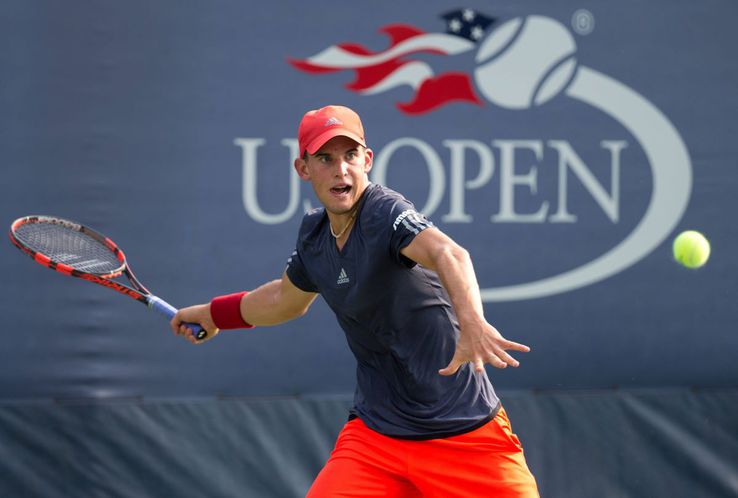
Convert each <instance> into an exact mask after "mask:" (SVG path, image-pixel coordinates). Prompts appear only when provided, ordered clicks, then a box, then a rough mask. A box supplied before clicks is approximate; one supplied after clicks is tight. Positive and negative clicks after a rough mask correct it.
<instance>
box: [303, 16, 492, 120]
mask: <svg viewBox="0 0 738 498" xmlns="http://www.w3.org/2000/svg"><path fill="white" fill-rule="evenodd" d="M441 18H442V19H443V20H444V21H445V24H446V32H445V33H427V32H425V31H423V30H421V29H419V28H417V27H415V26H411V25H409V24H390V25H387V26H383V27H382V28H380V29H379V32H380V33H384V34H385V35H387V36H388V37H389V39H390V46H389V47H388V48H387V49H385V50H382V51H379V52H373V51H371V50H369V49H367V48H365V47H364V46H362V45H359V44H357V43H340V44H337V45H331V46H330V47H328V48H326V49H324V50H323V51H321V52H319V53H317V54H315V55H313V56H312V57H308V58H307V59H290V60H289V62H290V64H292V65H293V66H294V67H296V68H297V69H300V70H301V71H305V72H307V73H312V74H322V73H331V72H336V71H344V70H353V71H354V72H355V73H356V78H355V79H354V81H353V82H351V83H349V84H347V85H346V88H348V89H349V90H351V91H354V92H356V93H359V94H361V95H375V94H379V93H383V92H386V91H388V90H390V89H393V88H397V87H400V86H403V85H407V86H410V87H411V88H412V89H413V91H414V93H413V97H412V99H411V100H410V101H408V102H398V103H397V104H396V105H397V108H398V109H399V110H400V111H402V112H404V113H406V114H411V115H412V114H424V113H427V112H431V111H433V110H435V109H437V108H439V107H441V106H442V105H444V104H448V103H450V102H454V101H461V102H469V103H473V104H476V105H482V101H481V99H480V98H479V97H478V96H477V94H476V92H475V90H474V87H473V86H472V82H471V79H470V77H469V75H468V74H467V73H465V72H454V71H451V72H443V73H441V74H435V72H434V71H433V68H432V67H431V65H430V64H428V63H426V62H424V61H421V60H417V58H416V59H415V60H414V59H413V56H414V55H417V54H433V55H439V56H449V55H458V54H462V53H465V52H468V51H470V50H473V49H475V48H476V46H477V43H478V42H479V41H480V40H481V39H482V38H483V37H484V35H485V32H486V30H487V28H489V26H490V25H491V24H492V23H494V21H495V19H493V18H491V17H487V16H485V15H482V14H480V13H479V12H477V11H475V10H472V9H460V10H455V11H453V12H448V13H446V14H443V15H442V16H441Z"/></svg>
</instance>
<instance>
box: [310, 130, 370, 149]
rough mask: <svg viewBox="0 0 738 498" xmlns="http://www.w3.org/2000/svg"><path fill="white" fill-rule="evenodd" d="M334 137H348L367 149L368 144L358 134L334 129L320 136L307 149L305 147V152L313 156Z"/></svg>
mask: <svg viewBox="0 0 738 498" xmlns="http://www.w3.org/2000/svg"><path fill="white" fill-rule="evenodd" d="M334 137H348V138H350V139H351V140H353V141H354V142H356V143H357V144H360V145H363V146H364V147H366V142H364V139H363V138H361V137H360V136H359V135H357V134H356V133H352V132H350V131H348V130H344V129H342V128H332V129H330V130H328V131H326V132H324V133H321V134H320V135H318V136H317V138H315V140H313V141H312V142H310V143H309V144H308V145H307V147H305V150H306V151H307V153H308V154H310V155H313V154H315V153H316V152H318V149H320V148H321V147H323V145H325V143H326V142H327V141H328V140H330V139H331V138H334Z"/></svg>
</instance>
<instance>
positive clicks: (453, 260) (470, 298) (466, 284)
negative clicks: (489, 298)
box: [434, 244, 484, 330]
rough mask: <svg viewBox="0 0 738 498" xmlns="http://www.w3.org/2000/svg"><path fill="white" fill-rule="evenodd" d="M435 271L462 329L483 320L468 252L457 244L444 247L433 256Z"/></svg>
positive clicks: (475, 279) (479, 297) (477, 285)
mask: <svg viewBox="0 0 738 498" xmlns="http://www.w3.org/2000/svg"><path fill="white" fill-rule="evenodd" d="M434 266H435V271H436V273H437V274H438V276H439V278H440V279H441V283H442V284H443V287H444V288H445V289H446V292H448V295H449V297H450V298H451V304H452V305H453V307H454V310H455V311H456V316H457V318H458V319H459V323H460V324H461V325H462V330H464V329H465V328H466V327H464V325H466V324H472V323H479V322H483V321H484V309H483V307H482V299H481V295H480V294H479V284H478V283H477V277H476V274H475V273H474V266H473V265H472V261H471V258H470V256H469V253H468V252H467V251H466V250H465V249H464V248H462V247H460V246H458V245H455V244H454V245H453V246H449V247H446V248H444V250H443V251H441V252H440V253H438V254H437V255H436V258H435V265H434Z"/></svg>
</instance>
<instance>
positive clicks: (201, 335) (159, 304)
mask: <svg viewBox="0 0 738 498" xmlns="http://www.w3.org/2000/svg"><path fill="white" fill-rule="evenodd" d="M148 306H149V309H152V310H154V311H157V312H159V313H161V314H162V315H164V316H165V317H167V318H169V319H170V320H171V319H172V318H173V317H174V315H175V314H176V313H177V308H175V307H174V306H172V305H171V304H169V303H168V302H166V301H164V300H163V299H161V298H159V297H156V296H149V304H148ZM183 325H186V326H187V327H189V328H191V329H192V334H193V335H194V336H195V339H197V340H198V341H201V340H203V339H205V337H207V335H208V331H207V330H205V329H204V328H202V327H201V326H200V325H199V324H197V323H183Z"/></svg>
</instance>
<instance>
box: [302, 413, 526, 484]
mask: <svg viewBox="0 0 738 498" xmlns="http://www.w3.org/2000/svg"><path fill="white" fill-rule="evenodd" d="M369 496H378V497H379V496H381V497H384V498H390V497H398V498H399V497H401V498H415V497H424V498H431V497H438V498H453V497H464V498H471V497H480V498H493V497H494V498H508V497H509V498H513V497H515V498H538V496H539V495H538V487H537V486H536V481H535V478H534V477H533V474H531V472H530V470H528V465H527V464H526V463H525V457H524V455H523V448H522V446H521V445H520V441H519V440H518V438H517V436H515V434H513V432H512V429H511V428H510V421H509V420H508V418H507V414H506V413H505V410H503V409H502V408H500V411H499V412H498V414H497V416H495V418H493V419H492V420H491V421H490V422H488V423H487V424H485V425H483V426H482V427H480V428H479V429H475V430H473V431H471V432H468V433H466V434H461V435H459V436H453V437H448V438H444V439H430V440H426V441H413V440H407V439H395V438H391V437H387V436H383V435H382V434H379V433H378V432H375V431H373V430H371V429H369V428H368V427H367V426H366V425H364V423H363V422H362V421H361V420H360V419H358V418H356V419H353V420H351V421H350V422H348V423H347V424H346V425H345V426H344V428H343V430H341V433H340V434H339V435H338V440H337V441H336V447H335V448H334V449H333V452H332V453H331V456H330V458H329V459H328V462H327V463H326V464H325V467H323V470H322V471H321V472H320V474H318V477H317V478H316V480H315V482H314V483H313V486H312V487H311V488H310V491H309V492H308V494H307V498H338V497H369Z"/></svg>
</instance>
